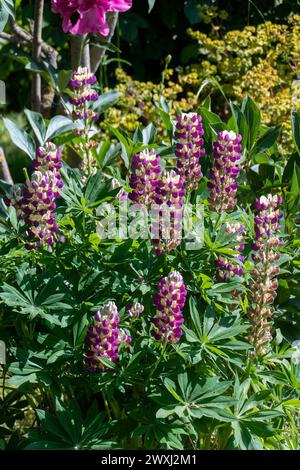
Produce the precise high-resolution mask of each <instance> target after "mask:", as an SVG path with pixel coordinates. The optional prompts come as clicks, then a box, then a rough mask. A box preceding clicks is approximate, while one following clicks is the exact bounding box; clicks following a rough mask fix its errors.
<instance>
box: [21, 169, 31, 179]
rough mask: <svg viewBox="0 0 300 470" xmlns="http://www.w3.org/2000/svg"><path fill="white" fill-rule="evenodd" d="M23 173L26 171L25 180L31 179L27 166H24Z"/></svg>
mask: <svg viewBox="0 0 300 470" xmlns="http://www.w3.org/2000/svg"><path fill="white" fill-rule="evenodd" d="M23 173H24V175H25V181H30V178H29V175H28V171H27V168H23Z"/></svg>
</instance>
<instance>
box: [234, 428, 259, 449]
mask: <svg viewBox="0 0 300 470" xmlns="http://www.w3.org/2000/svg"><path fill="white" fill-rule="evenodd" d="M232 428H233V431H234V440H235V444H236V446H237V447H238V448H239V449H241V450H262V445H261V443H260V442H259V441H258V439H256V437H255V436H254V435H253V434H252V433H251V432H250V431H249V429H248V428H247V426H244V425H243V424H241V423H239V422H238V421H234V422H233V423H232Z"/></svg>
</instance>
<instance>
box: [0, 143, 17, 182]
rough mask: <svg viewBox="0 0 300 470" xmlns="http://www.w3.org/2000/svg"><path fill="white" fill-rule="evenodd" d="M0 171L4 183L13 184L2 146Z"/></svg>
mask: <svg viewBox="0 0 300 470" xmlns="http://www.w3.org/2000/svg"><path fill="white" fill-rule="evenodd" d="M0 170H1V171H0V172H1V174H2V175H3V179H4V181H5V182H6V183H8V184H14V181H13V179H12V176H11V173H10V170H9V166H8V164H7V161H6V158H5V155H4V151H3V148H2V147H0Z"/></svg>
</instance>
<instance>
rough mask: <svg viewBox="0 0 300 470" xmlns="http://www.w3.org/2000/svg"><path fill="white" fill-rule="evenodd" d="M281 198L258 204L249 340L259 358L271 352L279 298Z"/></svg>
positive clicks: (249, 313) (253, 247) (249, 311)
mask: <svg viewBox="0 0 300 470" xmlns="http://www.w3.org/2000/svg"><path fill="white" fill-rule="evenodd" d="M281 204H282V197H281V196H272V195H271V194H269V195H268V196H267V197H265V196H261V197H260V198H259V199H257V200H256V203H255V207H256V209H257V215H256V216H255V217H254V231H255V240H254V243H253V245H252V250H253V253H252V259H253V261H254V263H255V267H254V269H253V273H252V279H253V281H252V283H251V284H250V291H251V297H250V308H249V310H248V316H249V319H250V322H251V329H250V331H249V336H248V340H249V342H250V343H251V344H253V346H254V351H255V355H259V354H265V353H267V352H268V351H269V349H270V340H271V337H272V335H271V332H272V317H273V315H274V307H273V306H272V304H273V302H274V300H275V298H276V295H277V292H276V291H277V287H278V280H277V279H276V276H278V274H279V267H278V260H279V259H280V253H278V251H277V248H278V247H279V246H280V245H282V242H281V240H280V239H279V237H278V232H279V231H280V224H279V221H280V219H281V218H282V217H283V212H282V211H281V210H280V209H279V206H280V205H281Z"/></svg>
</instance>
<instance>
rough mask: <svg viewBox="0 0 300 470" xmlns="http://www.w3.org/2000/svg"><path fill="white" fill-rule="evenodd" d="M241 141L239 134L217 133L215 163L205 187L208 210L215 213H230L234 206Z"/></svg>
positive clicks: (239, 169) (214, 145) (214, 147)
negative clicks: (206, 189) (208, 190)
mask: <svg viewBox="0 0 300 470" xmlns="http://www.w3.org/2000/svg"><path fill="white" fill-rule="evenodd" d="M241 141H242V136H241V135H240V134H238V135H236V133H235V132H233V131H230V132H228V131H222V132H219V133H218V139H217V141H215V142H214V143H213V151H214V159H215V163H214V168H213V169H212V170H211V172H210V181H209V182H208V183H207V186H208V188H209V189H210V196H209V205H210V209H211V210H213V211H215V212H220V211H226V212H231V211H233V210H234V208H235V206H236V203H237V200H236V192H237V188H238V183H237V182H236V178H237V177H238V175H239V173H240V171H241V167H240V165H239V160H240V158H241V151H242V146H241V143H240V142H241Z"/></svg>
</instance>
